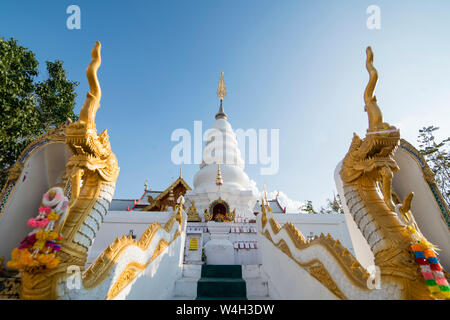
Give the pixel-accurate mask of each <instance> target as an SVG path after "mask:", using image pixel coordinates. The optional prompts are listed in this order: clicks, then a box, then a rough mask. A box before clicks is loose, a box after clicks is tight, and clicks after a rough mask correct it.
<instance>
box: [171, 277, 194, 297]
mask: <svg viewBox="0 0 450 320" xmlns="http://www.w3.org/2000/svg"><path fill="white" fill-rule="evenodd" d="M197 282H198V278H181V279H178V280H177V281H175V289H174V294H173V295H174V298H176V297H189V299H195V297H197Z"/></svg>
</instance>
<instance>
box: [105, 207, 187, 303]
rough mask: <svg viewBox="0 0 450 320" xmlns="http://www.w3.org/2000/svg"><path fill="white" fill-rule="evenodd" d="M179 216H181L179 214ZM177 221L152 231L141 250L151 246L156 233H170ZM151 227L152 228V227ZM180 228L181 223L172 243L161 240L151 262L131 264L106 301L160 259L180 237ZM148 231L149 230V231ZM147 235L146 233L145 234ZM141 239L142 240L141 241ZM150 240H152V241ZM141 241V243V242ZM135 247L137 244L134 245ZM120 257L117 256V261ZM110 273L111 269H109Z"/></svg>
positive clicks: (121, 275)
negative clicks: (162, 231)
mask: <svg viewBox="0 0 450 320" xmlns="http://www.w3.org/2000/svg"><path fill="white" fill-rule="evenodd" d="M179 213H180V214H181V210H179ZM177 215H179V214H178V213H177ZM169 221H170V220H169ZM175 221H179V220H178V219H177V218H175V217H172V218H171V223H170V224H169V222H168V223H167V224H166V226H165V227H164V228H162V227H161V226H159V228H157V229H156V230H155V229H152V231H150V233H149V234H151V236H150V237H147V240H145V246H146V247H145V248H144V249H143V248H142V247H141V246H139V245H137V246H138V247H139V248H141V249H142V250H146V249H147V248H148V247H149V246H150V244H151V242H152V241H151V240H152V239H153V237H154V235H155V234H156V231H158V230H160V229H163V230H165V231H166V232H170V229H171V226H173V223H174V222H175ZM169 225H170V229H169V230H167V229H166V227H168V226H169ZM150 227H151V226H150ZM180 228H181V222H180V226H179V229H178V230H177V231H176V232H175V233H174V235H173V237H172V239H171V240H170V242H167V241H166V240H165V239H161V240H160V241H159V242H158V245H157V246H156V248H155V250H154V251H153V254H152V257H151V258H150V260H149V261H147V262H146V263H145V264H140V263H138V262H135V261H134V262H130V263H129V264H128V265H127V266H126V267H125V269H124V270H123V271H122V273H121V274H120V276H119V277H118V279H117V280H116V281H115V282H114V284H113V285H112V286H111V289H110V290H109V292H108V294H107V296H106V300H111V299H114V298H115V297H116V296H117V295H118V294H119V293H120V292H121V291H122V290H123V289H124V288H125V287H126V286H127V285H129V284H130V283H131V282H132V281H133V280H134V279H135V278H136V277H137V275H138V274H139V273H140V272H142V271H143V270H144V269H146V268H147V267H148V266H149V265H150V263H152V262H153V261H154V260H155V259H156V258H157V257H159V256H160V255H161V254H162V253H163V252H164V250H165V249H166V248H167V247H168V246H170V245H171V244H172V243H173V242H174V241H175V240H176V239H177V238H178V237H179V236H180V235H181V232H180ZM147 230H148V229H147ZM144 234H145V232H144ZM143 237H144V235H143V236H142V237H141V239H142V238H143ZM141 239H140V240H141ZM148 239H151V240H150V241H149V240H148ZM140 240H139V242H140ZM134 245H135V244H134ZM129 246H130V245H128V246H127V247H126V248H128V247H129ZM126 248H123V249H122V250H121V252H123V250H124V249H126ZM119 257H120V255H119V256H117V258H116V261H117V259H118V258H119ZM109 271H110V269H109ZM109 271H108V272H107V274H109Z"/></svg>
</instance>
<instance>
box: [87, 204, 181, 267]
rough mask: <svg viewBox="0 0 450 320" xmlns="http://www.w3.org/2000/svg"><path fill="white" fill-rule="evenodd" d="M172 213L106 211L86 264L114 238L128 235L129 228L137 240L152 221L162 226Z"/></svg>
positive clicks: (91, 261) (92, 260) (93, 259)
mask: <svg viewBox="0 0 450 320" xmlns="http://www.w3.org/2000/svg"><path fill="white" fill-rule="evenodd" d="M172 215H173V212H151V211H150V212H144V211H108V213H107V215H106V217H105V220H103V223H102V225H101V226H100V229H99V231H98V233H97V236H96V238H95V240H94V243H93V244H92V247H91V248H90V250H89V254H88V259H87V266H89V265H90V264H91V263H93V262H94V261H95V259H96V258H97V257H98V255H99V254H100V253H102V252H103V250H105V249H106V248H107V247H108V246H109V245H110V244H111V243H113V241H114V240H115V239H116V238H119V237H121V236H122V235H128V234H129V232H130V230H133V234H135V235H136V240H139V238H140V237H141V236H142V234H143V233H144V231H145V230H147V228H148V227H149V226H150V225H151V224H152V223H153V222H158V223H159V224H161V225H162V226H164V225H165V224H166V222H167V221H168V220H169V219H170V218H171V217H172Z"/></svg>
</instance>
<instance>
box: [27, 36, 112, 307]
mask: <svg viewBox="0 0 450 320" xmlns="http://www.w3.org/2000/svg"><path fill="white" fill-rule="evenodd" d="M100 48H101V45H100V42H98V41H97V42H96V43H95V47H94V49H93V50H92V60H91V63H90V64H89V66H88V68H87V70H86V75H87V79H88V82H89V87H90V92H88V93H87V97H86V100H85V102H84V104H83V106H82V109H81V112H80V119H79V121H77V122H75V123H70V124H68V125H67V127H66V128H65V143H66V144H67V145H68V146H69V148H70V149H71V151H72V153H73V155H72V156H71V158H70V159H69V160H68V162H67V165H66V175H67V177H68V178H69V179H70V183H69V184H70V188H71V198H70V202H69V209H68V212H67V215H66V218H65V220H64V221H62V222H61V223H60V225H59V226H58V230H59V232H61V233H62V235H63V237H64V240H63V243H62V246H61V251H60V252H59V254H58V257H59V258H60V260H61V262H60V264H59V266H58V267H57V268H55V269H52V270H49V271H45V272H42V273H37V274H33V273H28V272H23V273H22V291H21V298H22V299H56V298H57V292H56V288H57V283H58V281H60V279H61V278H62V277H63V276H64V275H65V274H66V270H67V267H68V266H72V265H75V266H79V267H80V268H81V269H83V268H84V266H85V263H86V258H87V253H88V250H89V247H90V246H91V245H92V241H93V239H94V238H95V235H96V232H97V231H98V228H99V227H100V224H101V222H102V221H103V216H104V215H105V214H106V212H107V210H108V208H109V203H110V201H111V199H112V195H113V193H114V188H115V181H116V179H117V177H118V175H119V166H118V163H117V159H116V157H115V155H114V153H113V152H112V151H111V146H110V143H109V137H108V133H107V131H106V129H105V130H104V131H103V132H102V133H100V134H97V129H96V126H95V115H96V112H97V110H98V108H99V107H100V98H101V90H100V85H99V83H98V79H97V70H98V68H99V67H100V64H101V57H100ZM61 138H62V137H61Z"/></svg>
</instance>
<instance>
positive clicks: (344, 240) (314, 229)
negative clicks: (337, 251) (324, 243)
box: [269, 213, 355, 254]
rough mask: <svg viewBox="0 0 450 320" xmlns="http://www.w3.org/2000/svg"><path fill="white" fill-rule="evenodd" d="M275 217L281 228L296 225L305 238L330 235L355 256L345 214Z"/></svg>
mask: <svg viewBox="0 0 450 320" xmlns="http://www.w3.org/2000/svg"><path fill="white" fill-rule="evenodd" d="M269 215H270V213H269ZM273 216H274V218H275V220H276V221H277V222H278V223H279V224H280V225H281V226H283V224H285V223H286V222H291V223H292V224H294V226H295V227H296V228H297V229H298V230H299V231H300V232H301V233H302V234H303V235H304V236H305V238H308V237H309V236H320V234H321V233H323V234H324V235H327V234H328V233H329V234H330V235H331V236H332V237H333V238H334V239H336V240H339V241H340V242H341V244H342V245H343V246H344V247H346V248H347V249H348V250H349V251H350V252H351V253H352V254H355V250H354V246H353V243H352V239H351V237H350V233H349V231H348V228H347V223H346V219H345V216H344V215H343V214H310V213H308V214H299V213H295V214H289V213H288V214H286V213H275V214H274V215H273Z"/></svg>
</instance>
